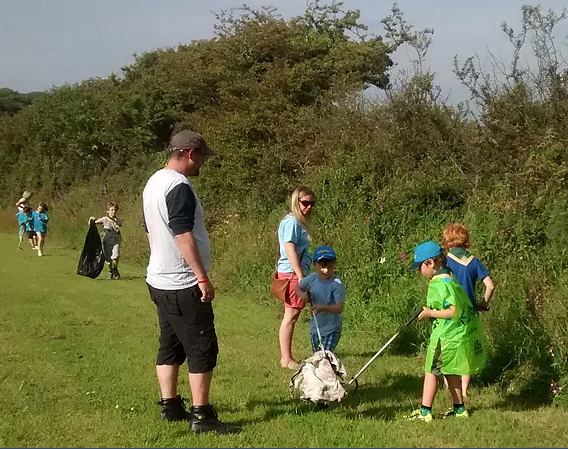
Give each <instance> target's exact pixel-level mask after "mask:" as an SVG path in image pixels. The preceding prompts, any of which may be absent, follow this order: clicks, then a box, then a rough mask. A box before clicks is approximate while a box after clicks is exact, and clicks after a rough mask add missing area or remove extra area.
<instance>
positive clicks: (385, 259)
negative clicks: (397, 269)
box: [379, 257, 387, 263]
mask: <svg viewBox="0 0 568 449" xmlns="http://www.w3.org/2000/svg"><path fill="white" fill-rule="evenodd" d="M386 261H387V258H386V257H381V258H380V259H379V263H385V262H386Z"/></svg>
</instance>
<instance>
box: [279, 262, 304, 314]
mask: <svg viewBox="0 0 568 449" xmlns="http://www.w3.org/2000/svg"><path fill="white" fill-rule="evenodd" d="M286 278H287V279H290V283H289V284H288V300H287V301H286V302H285V303H284V307H288V308H290V309H298V310H302V309H303V308H304V307H306V304H305V303H304V300H303V299H302V298H300V297H299V296H298V295H296V285H298V276H296V273H285V272H281V271H279V272H278V279H286Z"/></svg>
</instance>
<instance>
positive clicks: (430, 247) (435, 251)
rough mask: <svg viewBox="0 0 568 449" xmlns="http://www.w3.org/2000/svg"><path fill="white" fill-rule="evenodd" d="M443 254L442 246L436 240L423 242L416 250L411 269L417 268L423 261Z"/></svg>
mask: <svg viewBox="0 0 568 449" xmlns="http://www.w3.org/2000/svg"><path fill="white" fill-rule="evenodd" d="M440 254H442V247H441V246H440V245H438V244H437V243H436V242H423V243H421V244H420V245H418V246H417V247H416V249H415V250H414V263H413V264H412V265H411V266H410V268H409V270H411V271H412V270H416V268H418V267H419V266H420V265H421V264H422V262H424V261H425V260H428V259H433V258H434V257H437V256H439V255H440Z"/></svg>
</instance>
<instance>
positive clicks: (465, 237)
mask: <svg viewBox="0 0 568 449" xmlns="http://www.w3.org/2000/svg"><path fill="white" fill-rule="evenodd" d="M469 246H470V241H469V231H468V230H467V228H466V227H465V226H464V225H462V224H461V223H450V224H449V225H448V226H446V229H444V232H443V233H442V248H444V249H446V250H448V249H450V248H469Z"/></svg>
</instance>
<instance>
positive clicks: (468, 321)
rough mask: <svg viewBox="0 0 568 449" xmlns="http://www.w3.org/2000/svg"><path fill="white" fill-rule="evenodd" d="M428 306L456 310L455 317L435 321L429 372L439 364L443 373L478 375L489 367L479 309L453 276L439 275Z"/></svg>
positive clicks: (431, 288) (428, 356)
mask: <svg viewBox="0 0 568 449" xmlns="http://www.w3.org/2000/svg"><path fill="white" fill-rule="evenodd" d="M426 305H427V306H428V307H429V308H430V309H434V310H444V309H447V308H449V307H450V306H452V305H453V306H454V307H455V314H454V316H453V318H449V319H443V318H432V333H431V334H430V342H429V344H428V351H427V354H426V363H425V371H426V372H427V373H429V372H432V369H433V368H434V367H435V366H436V365H438V366H440V365H441V366H440V371H441V372H442V374H447V375H464V374H475V373H477V372H479V371H481V369H483V367H484V366H485V336H484V334H483V324H482V323H481V319H480V318H479V314H478V312H477V310H476V309H475V308H474V306H473V304H472V303H471V301H470V300H469V298H468V296H467V294H466V292H465V291H464V289H463V288H462V287H461V286H460V285H459V283H458V282H457V281H456V280H455V279H454V278H453V277H452V276H451V275H449V274H446V273H442V274H437V275H435V276H434V277H433V278H432V280H431V281H430V284H429V286H428V297H427V299H426Z"/></svg>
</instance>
